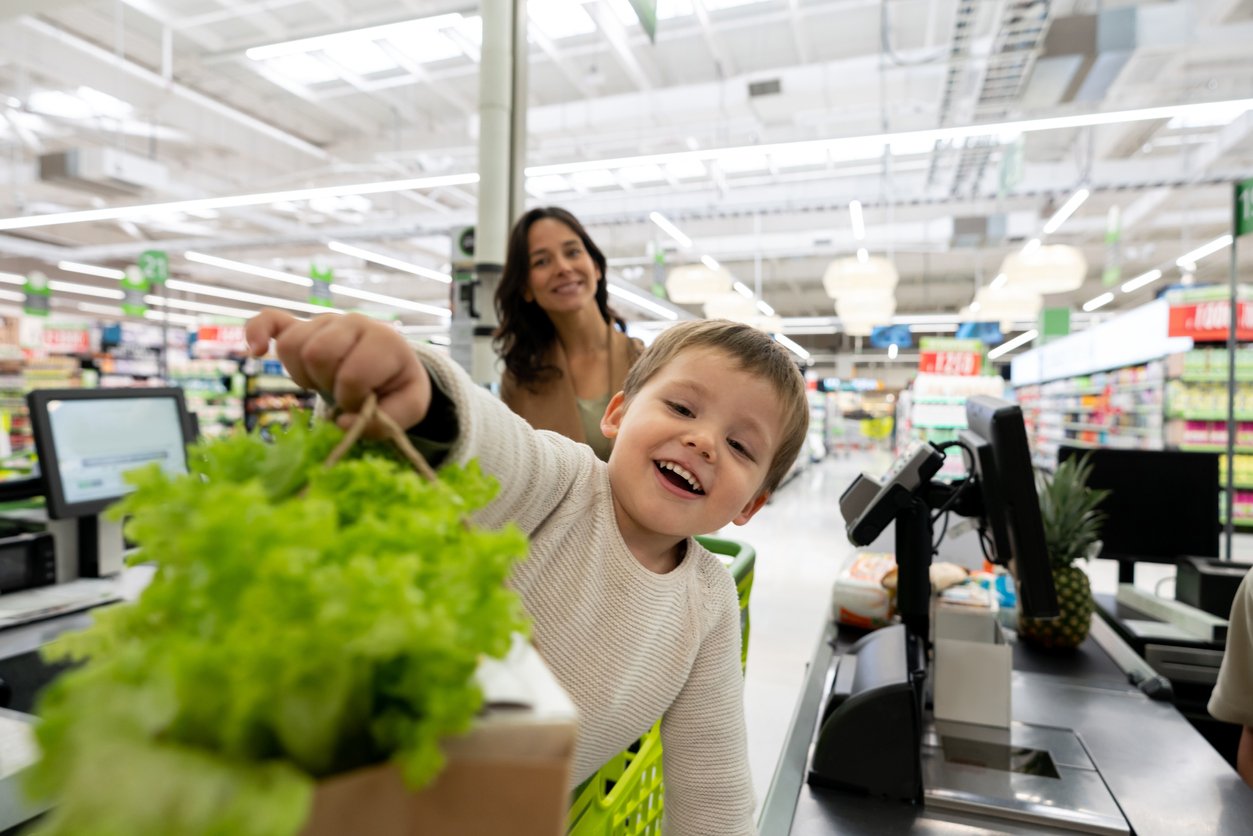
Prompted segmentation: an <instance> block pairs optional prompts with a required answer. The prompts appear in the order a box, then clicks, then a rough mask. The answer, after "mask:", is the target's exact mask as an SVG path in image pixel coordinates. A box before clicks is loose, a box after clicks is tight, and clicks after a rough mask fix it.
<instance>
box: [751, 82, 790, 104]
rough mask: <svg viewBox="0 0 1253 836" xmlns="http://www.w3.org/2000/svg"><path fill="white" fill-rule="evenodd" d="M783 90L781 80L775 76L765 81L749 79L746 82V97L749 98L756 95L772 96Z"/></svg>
mask: <svg viewBox="0 0 1253 836" xmlns="http://www.w3.org/2000/svg"><path fill="white" fill-rule="evenodd" d="M782 92H783V82H782V81H780V80H779V79H777V78H771V79H768V80H766V81H750V82H749V83H748V97H749V98H750V99H753V98H756V97H758V96H774V95H777V94H779V93H782Z"/></svg>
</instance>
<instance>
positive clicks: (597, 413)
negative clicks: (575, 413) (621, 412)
mask: <svg viewBox="0 0 1253 836" xmlns="http://www.w3.org/2000/svg"><path fill="white" fill-rule="evenodd" d="M575 400H576V401H578V404H579V420H580V421H581V422H582V423H583V435H584V436H586V437H587V443H588V445H589V446H590V447H591V448H592V451H593V452H594V453H596V458H598V459H600V460H601V461H603V462H607V461H609V451H610V450H612V449H613V441H612V440H611V439H608V438H605V434H604V433H602V432H601V431H600V419H601V418H603V417H604V415H605V409H606V408H607V407H608V406H609V395H608V394H605V395H603V396H601V397H599V398H575Z"/></svg>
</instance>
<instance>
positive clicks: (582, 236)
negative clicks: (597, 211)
mask: <svg viewBox="0 0 1253 836" xmlns="http://www.w3.org/2000/svg"><path fill="white" fill-rule="evenodd" d="M605 267H606V261H605V255H604V253H602V252H601V251H600V248H599V247H597V246H596V244H595V243H593V241H592V239H591V237H590V236H589V235H588V234H587V230H585V229H584V228H583V225H582V224H581V223H579V221H578V219H577V218H575V217H574V215H572V214H570V213H569V212H567V211H566V210H564V209H559V208H556V207H547V208H539V209H532V210H531V211H529V212H527V213H526V214H525V215H523V216H522V217H521V218H519V219H518V222H517V223H516V224H514V227H513V231H512V232H510V234H509V251H508V253H507V254H506V256H505V270H504V275H503V276H502V277H501V280H500V285H499V287H498V288H497V289H496V315H497V317H498V320H499V322H500V326H499V328H498V329H497V331H496V346H497V350H498V351H499V352H500V355H501V357H502V358H503V359H504V361H505V371H504V374H503V376H502V379H501V387H500V393H501V399H502V400H504V402H505V403H506V404H508V406H509V408H510V409H512V410H513V411H514V412H516V413H518V414H519V415H521V416H522V417H523V418H525V419H526V420H527V421H528V422H529V423H530V424H531V426H533V427H535V428H536V429H539V430H552V431H554V432H558V433H561V434H562V435H564V436H566V437H568V438H572V439H574V440H575V441H580V442H583V443H584V444H588V445H590V446H591V448H592V450H593V451H595V453H596V455H597V456H599V457H600V458H601V459H605V460H607V459H608V458H609V451H610V450H611V449H612V446H613V443H612V442H611V441H610V440H609V439H607V438H605V436H604V435H603V434H602V433H601V431H600V419H601V416H603V415H604V414H605V407H606V406H608V404H609V399H610V397H612V396H613V395H614V393H616V392H618V391H619V390H620V389H621V388H622V381H623V379H625V378H626V373H627V370H628V369H630V367H631V365H632V364H633V363H634V362H635V360H636V358H637V357H638V356H639V354H640V351H641V350H642V349H643V344H642V343H641V342H640V341H639V340H633V339H630V338H628V337H627V335H626V333H625V327H626V325H625V323H624V322H623V321H622V318H621V317H619V316H618V315H617V314H616V313H614V311H613V310H612V309H611V308H610V307H609V289H608V285H607V284H606V281H605ZM615 326H616V327H615Z"/></svg>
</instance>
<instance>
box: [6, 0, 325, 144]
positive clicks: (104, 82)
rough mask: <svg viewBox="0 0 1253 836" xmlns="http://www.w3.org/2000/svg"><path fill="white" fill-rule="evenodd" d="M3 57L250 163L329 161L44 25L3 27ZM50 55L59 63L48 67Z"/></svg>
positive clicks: (247, 117)
mask: <svg viewBox="0 0 1253 836" xmlns="http://www.w3.org/2000/svg"><path fill="white" fill-rule="evenodd" d="M0 54H3V55H4V56H5V57H6V58H7V59H8V60H10V61H11V62H14V63H18V64H21V65H23V66H25V67H28V68H30V69H31V70H35V71H38V72H40V73H43V74H46V75H49V76H53V77H56V78H58V79H59V80H60V81H61V82H63V83H64V84H66V85H77V84H82V83H83V81H84V80H85V79H91V83H92V86H93V87H95V88H96V89H98V90H101V91H102V92H105V93H109V94H111V95H113V96H116V97H118V98H120V99H122V100H123V101H127V102H130V103H131V104H132V105H134V106H135V109H136V110H137V111H140V112H143V111H147V112H151V113H155V114H157V115H158V117H159V118H160V120H161V122H162V124H164V125H167V126H170V127H175V128H181V129H183V130H187V131H189V132H191V133H192V134H193V135H195V136H196V137H197V138H198V140H199V141H200V142H201V143H203V144H205V145H216V146H219V147H222V148H228V149H231V150H233V151H235V152H236V153H239V154H244V155H247V156H250V157H253V156H256V155H257V154H258V153H259V152H260V153H262V154H266V153H269V154H272V155H273V157H274V158H275V159H276V160H282V164H283V165H290V163H291V160H292V154H293V152H294V153H296V154H298V155H299V156H298V159H302V160H310V159H312V160H317V161H320V162H327V161H329V160H330V155H329V154H328V153H327V152H326V151H324V150H323V149H322V148H319V147H318V146H316V145H314V144H313V143H311V142H308V141H307V140H305V139H303V138H301V137H298V136H296V135H294V134H291V133H288V132H287V131H284V130H282V129H280V128H277V127H275V126H274V125H271V124H270V123H268V122H265V121H263V120H262V119H259V118H257V117H255V116H252V115H251V114H247V113H244V112H243V111H240V110H237V109H235V108H233V107H231V106H229V105H227V104H224V103H223V102H221V101H219V100H217V99H214V98H211V97H209V96H206V95H204V94H203V93H200V92H198V91H196V90H192V89H191V88H189V87H186V86H185V85H182V84H180V83H178V82H176V81H167V80H166V79H164V78H162V77H161V75H160V73H157V72H154V71H152V70H150V69H148V68H146V67H143V66H141V65H139V64H136V63H135V62H133V61H129V60H127V59H125V58H122V57H119V56H118V55H116V54H114V53H113V52H111V51H109V50H107V49H104V48H102V47H99V46H97V45H96V44H93V43H91V42H90V41H87V40H84V39H83V38H80V37H78V36H77V35H73V34H71V33H69V32H67V31H65V30H64V29H61V28H60V27H58V26H54V25H53V24H51V23H48V22H46V21H43V20H39V19H36V18H31V17H27V18H22V19H21V20H18V21H14V22H12V23H9V24H4V25H0ZM49 55H55V56H57V60H55V61H49V60H48V56H49ZM276 165H277V163H276Z"/></svg>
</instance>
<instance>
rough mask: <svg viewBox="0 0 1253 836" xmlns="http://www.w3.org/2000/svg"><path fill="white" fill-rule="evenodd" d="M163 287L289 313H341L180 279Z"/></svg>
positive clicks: (293, 301)
mask: <svg viewBox="0 0 1253 836" xmlns="http://www.w3.org/2000/svg"><path fill="white" fill-rule="evenodd" d="M165 286H166V287H167V288H169V289H170V290H178V291H181V292H183V293H194V294H196V295H197V296H216V297H217V298H219V299H232V300H234V301H236V302H249V303H251V304H253V305H261V306H263V307H267V308H286V309H287V310H289V311H300V312H302V313H312V314H321V313H338V314H342V313H343V311H341V310H338V309H337V308H327V307H324V306H322V305H312V304H309V303H308V302H297V301H295V300H292V299H281V298H279V297H277V296H262V295H261V294H259V293H248V292H246V291H243V290H231V289H230V288H225V287H213V286H211V285H207V284H198V283H196V282H185V281H183V280H182V279H168V280H166V282H165Z"/></svg>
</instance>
